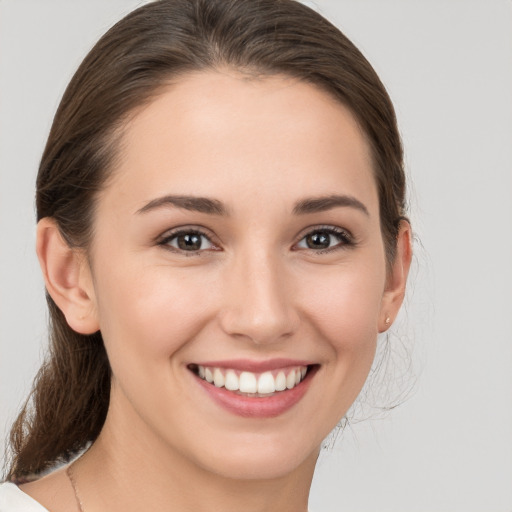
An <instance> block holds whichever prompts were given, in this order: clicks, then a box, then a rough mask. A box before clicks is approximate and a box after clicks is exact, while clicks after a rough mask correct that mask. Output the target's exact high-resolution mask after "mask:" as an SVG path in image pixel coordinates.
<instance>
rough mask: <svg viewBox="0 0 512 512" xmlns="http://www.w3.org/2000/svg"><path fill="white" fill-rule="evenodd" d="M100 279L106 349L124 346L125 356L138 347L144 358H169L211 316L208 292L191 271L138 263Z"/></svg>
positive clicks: (122, 347) (101, 320)
mask: <svg viewBox="0 0 512 512" xmlns="http://www.w3.org/2000/svg"><path fill="white" fill-rule="evenodd" d="M118 269H120V266H118ZM98 282H101V284H102V285H101V288H100V289H99V290H98V293H97V303H98V312H99V317H100V328H101V331H102V334H103V338H104V341H105V345H106V347H107V351H108V350H109V349H110V350H116V351H117V349H119V352H121V357H128V353H133V355H134V356H135V357H137V358H138V359H139V360H143V359H151V360H155V361H165V360H167V359H168V358H169V356H171V355H172V354H173V353H175V352H176V351H178V350H179V349H180V348H181V347H182V346H183V345H185V344H186V343H187V341H189V340H191V339H193V338H194V336H195V335H196V334H197V333H198V332H199V331H200V330H201V329H202V328H203V325H204V322H206V321H207V320H206V317H207V314H206V311H207V310H208V306H207V304H206V301H207V300H208V299H207V297H208V295H207V294H203V293H201V289H202V285H201V282H199V283H196V279H195V278H194V279H190V276H188V275H186V273H185V274H183V273H179V272H176V271H175V270H173V269H166V268H165V267H156V268H141V267H140V266H139V267H138V268H137V270H136V271H135V270H134V271H133V272H121V271H120V270H112V271H110V272H106V273H104V275H102V276H99V279H98ZM127 349H129V350H127ZM166 364H168V363H166Z"/></svg>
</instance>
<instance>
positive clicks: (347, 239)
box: [292, 224, 356, 254]
mask: <svg viewBox="0 0 512 512" xmlns="http://www.w3.org/2000/svg"><path fill="white" fill-rule="evenodd" d="M316 232H327V233H329V234H331V235H335V236H337V237H339V238H340V239H341V240H344V241H342V242H341V243H339V244H336V245H334V246H332V247H328V248H327V249H311V248H296V247H297V245H298V244H299V243H300V242H301V241H302V240H304V238H305V237H306V236H308V235H310V234H312V233H316ZM355 245H356V240H355V238H354V235H352V233H351V232H350V231H349V230H348V229H346V228H342V227H339V226H333V225H331V224H323V225H316V226H309V227H307V228H306V229H304V230H303V231H302V232H301V233H300V234H299V235H298V237H297V241H296V242H295V243H294V245H293V248H292V249H293V250H305V251H311V252H313V253H315V254H323V253H326V252H331V251H335V250H338V249H343V248H347V247H353V246H355Z"/></svg>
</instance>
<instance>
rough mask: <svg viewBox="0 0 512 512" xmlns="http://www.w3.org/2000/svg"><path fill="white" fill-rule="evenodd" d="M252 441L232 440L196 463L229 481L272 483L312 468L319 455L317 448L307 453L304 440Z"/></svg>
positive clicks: (264, 439)
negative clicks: (267, 481)
mask: <svg viewBox="0 0 512 512" xmlns="http://www.w3.org/2000/svg"><path fill="white" fill-rule="evenodd" d="M254 437H255V438H256V439H255V438H253V440H252V441H251V440H245V441H240V442H237V441H236V440H233V441H232V442H230V443H229V445H228V446H227V447H225V448H224V449H222V450H216V451H214V452H211V453H210V454H209V456H208V458H207V459H206V458H204V457H202V461H197V462H198V463H199V464H200V465H201V466H203V469H205V470H207V471H209V472H213V473H215V474H217V475H219V476H221V477H224V478H228V479H236V480H272V479H279V478H282V477H285V476H287V475H290V474H291V473H294V472H296V471H300V469H301V468H304V467H308V468H309V467H311V468H313V467H314V465H315V463H316V459H317V457H318V454H319V451H320V444H318V445H316V444H315V445H314V446H310V447H309V449H307V448H306V446H307V442H306V440H304V439H302V440H299V439H296V440H294V441H293V440H292V441H290V439H289V438H288V439H273V438H272V436H269V435H265V436H254ZM258 437H259V439H258ZM203 455H206V454H205V453H203Z"/></svg>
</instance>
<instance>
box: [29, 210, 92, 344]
mask: <svg viewBox="0 0 512 512" xmlns="http://www.w3.org/2000/svg"><path fill="white" fill-rule="evenodd" d="M36 250H37V257H38V258H39V264H40V265H41V270H42V272H43V276H44V280H45V283H46V289H47V291H48V293H49V294H50V296H51V297H52V299H53V300H54V302H55V304H57V306H58V308H59V309H60V310H61V311H62V313H63V314H64V316H65V317H66V321H67V323H68V325H69V326H70V327H71V329H73V330H74V331H76V332H78V333H80V334H93V333H95V332H96V331H98V330H99V323H98V319H97V313H96V302H95V296H94V287H93V281H92V275H91V272H90V268H89V264H88V262H87V258H86V257H85V255H84V254H83V251H81V250H79V249H75V248H72V247H70V246H69V245H68V244H67V243H66V241H65V240H64V239H63V238H62V235H61V233H60V230H59V228H58V226H57V223H56V222H55V220H54V219H52V218H50V217H45V218H43V219H41V220H40V221H39V223H38V225H37V243H36Z"/></svg>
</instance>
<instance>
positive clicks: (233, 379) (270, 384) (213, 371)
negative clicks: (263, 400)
mask: <svg viewBox="0 0 512 512" xmlns="http://www.w3.org/2000/svg"><path fill="white" fill-rule="evenodd" d="M306 374H307V367H306V366H298V367H295V368H290V369H288V370H277V374H276V371H274V372H271V371H267V372H263V373H261V374H259V375H258V374H255V373H253V372H241V373H238V372H237V371H236V370H233V369H224V368H211V367H210V368H209V367H205V366H201V365H197V375H198V376H199V377H200V378H201V379H203V380H206V381H207V382H209V383H210V384H213V385H215V386H216V387H218V388H222V387H225V388H226V389H227V390H228V391H240V392H241V393H251V394H253V393H257V394H259V395H271V394H273V393H275V392H276V391H285V390H286V389H293V388H294V387H295V386H296V385H297V384H299V383H300V382H301V381H302V380H303V379H304V377H305V376H306Z"/></svg>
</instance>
